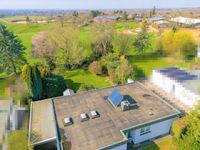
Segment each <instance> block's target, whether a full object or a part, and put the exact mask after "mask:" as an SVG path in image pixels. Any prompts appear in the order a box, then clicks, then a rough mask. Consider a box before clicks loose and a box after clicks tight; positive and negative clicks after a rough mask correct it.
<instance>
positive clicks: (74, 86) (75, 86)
mask: <svg viewBox="0 0 200 150" xmlns="http://www.w3.org/2000/svg"><path fill="white" fill-rule="evenodd" d="M65 83H66V84H67V87H68V88H69V89H72V90H74V92H77V91H78V89H79V87H80V85H81V83H76V82H74V81H73V80H71V79H65Z"/></svg>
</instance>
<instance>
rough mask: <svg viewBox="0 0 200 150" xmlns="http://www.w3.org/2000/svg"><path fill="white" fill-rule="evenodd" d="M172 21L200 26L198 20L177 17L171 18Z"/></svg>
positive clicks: (199, 20)
mask: <svg viewBox="0 0 200 150" xmlns="http://www.w3.org/2000/svg"><path fill="white" fill-rule="evenodd" d="M170 21H171V22H175V23H178V24H183V25H189V26H191V25H192V26H199V25H200V19H196V18H186V17H176V18H171V19H170Z"/></svg>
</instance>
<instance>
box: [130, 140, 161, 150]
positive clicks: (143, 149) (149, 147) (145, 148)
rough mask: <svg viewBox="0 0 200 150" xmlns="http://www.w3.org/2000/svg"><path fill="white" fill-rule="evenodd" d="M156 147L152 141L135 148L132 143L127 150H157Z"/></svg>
mask: <svg viewBox="0 0 200 150" xmlns="http://www.w3.org/2000/svg"><path fill="white" fill-rule="evenodd" d="M159 149H160V148H159V147H158V145H157V144H156V143H155V142H153V141H146V142H143V143H142V144H141V145H139V146H137V147H135V146H134V145H133V144H132V143H129V144H128V146H127V150H159Z"/></svg>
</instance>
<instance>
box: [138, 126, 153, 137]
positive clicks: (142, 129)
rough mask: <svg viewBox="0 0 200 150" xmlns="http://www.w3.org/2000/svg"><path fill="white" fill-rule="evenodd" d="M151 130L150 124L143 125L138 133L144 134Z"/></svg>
mask: <svg viewBox="0 0 200 150" xmlns="http://www.w3.org/2000/svg"><path fill="white" fill-rule="evenodd" d="M150 132H151V127H150V126H145V127H142V128H141V129H140V135H144V134H147V133H150Z"/></svg>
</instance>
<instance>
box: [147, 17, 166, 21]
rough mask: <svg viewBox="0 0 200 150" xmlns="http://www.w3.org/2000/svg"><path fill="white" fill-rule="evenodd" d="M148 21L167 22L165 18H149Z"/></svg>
mask: <svg viewBox="0 0 200 150" xmlns="http://www.w3.org/2000/svg"><path fill="white" fill-rule="evenodd" d="M147 20H148V21H153V22H154V21H161V20H165V19H164V18H163V17H154V18H148V19H147Z"/></svg>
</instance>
